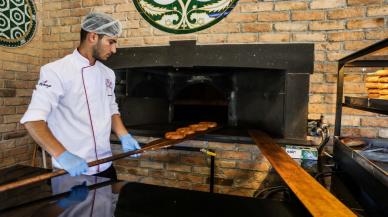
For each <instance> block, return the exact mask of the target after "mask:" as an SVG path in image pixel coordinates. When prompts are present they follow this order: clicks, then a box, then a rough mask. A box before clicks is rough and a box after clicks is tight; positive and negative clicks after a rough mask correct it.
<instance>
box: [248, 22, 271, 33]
mask: <svg viewBox="0 0 388 217" xmlns="http://www.w3.org/2000/svg"><path fill="white" fill-rule="evenodd" d="M270 31H272V24H269V23H244V24H242V32H270Z"/></svg>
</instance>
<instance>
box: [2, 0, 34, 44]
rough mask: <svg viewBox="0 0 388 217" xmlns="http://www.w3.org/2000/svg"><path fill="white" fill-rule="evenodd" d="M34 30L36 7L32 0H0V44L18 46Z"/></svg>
mask: <svg viewBox="0 0 388 217" xmlns="http://www.w3.org/2000/svg"><path fill="white" fill-rule="evenodd" d="M35 31H36V7H35V3H34V1H33V0H0V46H4V47H20V46H22V45H24V44H26V43H27V42H29V41H30V40H31V39H32V38H33V36H34V34H35Z"/></svg>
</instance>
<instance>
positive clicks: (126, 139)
mask: <svg viewBox="0 0 388 217" xmlns="http://www.w3.org/2000/svg"><path fill="white" fill-rule="evenodd" d="M119 139H120V142H121V145H122V148H123V151H124V152H128V151H134V150H137V149H140V146H139V143H138V142H137V141H136V140H135V139H134V138H133V137H132V136H131V135H130V134H127V135H124V136H120V137H119ZM139 156H140V154H134V155H132V157H139Z"/></svg>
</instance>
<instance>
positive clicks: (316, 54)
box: [314, 51, 326, 62]
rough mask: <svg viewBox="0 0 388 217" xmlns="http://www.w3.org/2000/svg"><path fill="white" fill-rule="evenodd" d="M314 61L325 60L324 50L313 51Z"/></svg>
mask: <svg viewBox="0 0 388 217" xmlns="http://www.w3.org/2000/svg"><path fill="white" fill-rule="evenodd" d="M314 59H315V61H319V62H323V61H326V52H324V51H315V52H314Z"/></svg>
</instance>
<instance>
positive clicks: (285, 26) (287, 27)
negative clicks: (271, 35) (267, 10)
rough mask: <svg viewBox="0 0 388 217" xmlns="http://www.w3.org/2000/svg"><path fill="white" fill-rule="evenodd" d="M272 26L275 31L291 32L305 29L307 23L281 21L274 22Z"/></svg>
mask: <svg viewBox="0 0 388 217" xmlns="http://www.w3.org/2000/svg"><path fill="white" fill-rule="evenodd" d="M274 28H275V30H277V31H292V32H297V31H306V30H307V23H295V22H293V23H288V22H287V23H285V22H281V23H275V26H274Z"/></svg>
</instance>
